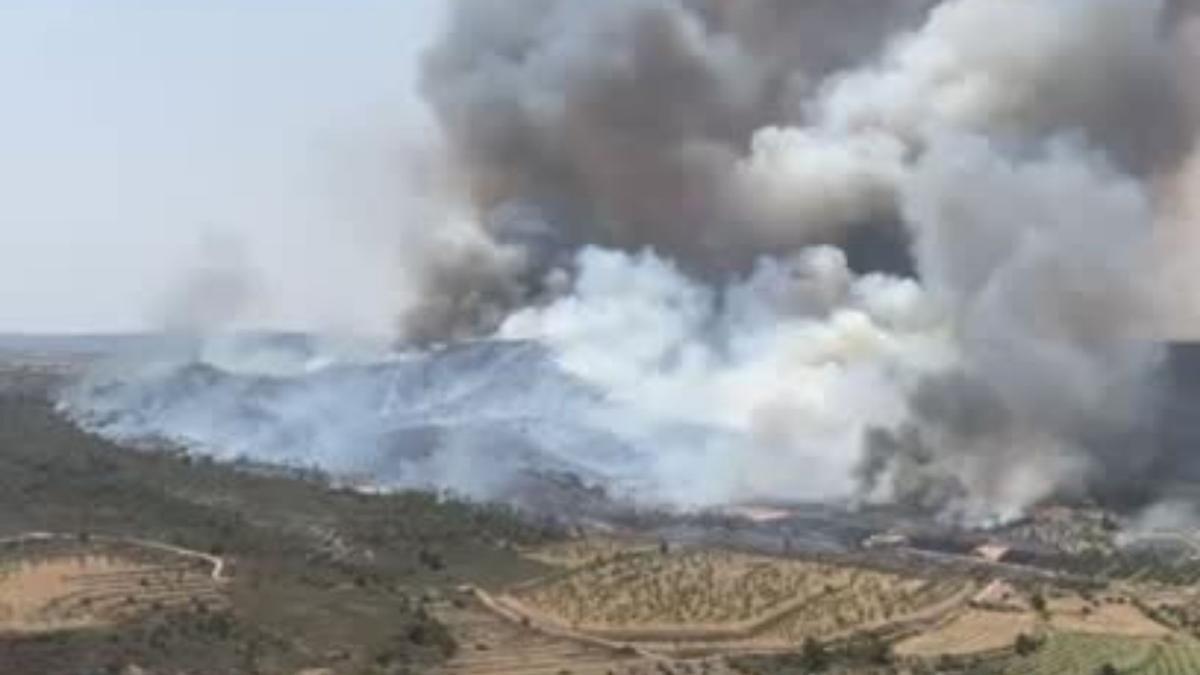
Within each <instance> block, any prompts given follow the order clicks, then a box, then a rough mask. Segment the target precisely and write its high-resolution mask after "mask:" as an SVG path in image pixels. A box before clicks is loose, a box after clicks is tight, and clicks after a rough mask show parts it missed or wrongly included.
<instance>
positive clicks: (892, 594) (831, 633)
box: [759, 571, 972, 644]
mask: <svg viewBox="0 0 1200 675" xmlns="http://www.w3.org/2000/svg"><path fill="white" fill-rule="evenodd" d="M971 590H972V587H971V585H970V583H969V582H967V581H964V580H960V579H946V580H941V581H929V580H922V579H906V578H903V577H896V576H891V575H881V574H876V573H871V572H861V571H860V572H855V573H854V576H852V577H851V579H850V581H849V583H846V584H844V585H841V586H838V587H835V588H834V590H833V591H832V592H827V593H822V594H820V595H818V596H817V597H814V598H812V599H810V600H808V601H807V602H805V604H804V605H803V607H802V608H800V609H799V610H797V611H795V612H792V613H790V614H788V615H787V616H786V617H783V619H782V620H781V621H779V622H777V623H775V624H774V625H772V626H771V627H770V628H769V629H768V630H766V631H764V632H763V633H762V634H761V635H760V636H759V637H760V638H761V639H764V640H769V641H772V642H779V643H782V644H798V643H799V642H802V641H803V640H804V639H805V638H808V637H813V638H818V639H830V638H834V637H844V636H846V635H848V634H850V633H853V632H857V631H862V630H871V629H876V628H882V627H884V626H887V625H889V624H893V623H897V622H906V621H914V620H919V619H922V618H928V619H930V620H933V619H936V618H937V617H938V616H939V615H940V614H943V613H946V612H949V611H951V610H953V609H954V608H955V607H958V606H959V605H961V603H962V602H963V601H964V600H966V598H967V596H968V595H969V594H970V592H971Z"/></svg>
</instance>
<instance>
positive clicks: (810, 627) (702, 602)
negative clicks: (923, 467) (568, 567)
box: [509, 549, 974, 649]
mask: <svg viewBox="0 0 1200 675" xmlns="http://www.w3.org/2000/svg"><path fill="white" fill-rule="evenodd" d="M973 588H974V587H973V584H972V582H970V581H968V580H966V579H959V578H948V579H944V580H937V581H934V580H928V579H922V578H918V577H915V576H902V575H899V574H893V573H887V572H879V571H874V570H869V569H864V568H857V567H851V566H847V565H842V564H834V563H826V562H814V561H808V560H799V559H787V558H772V557H766V556H756V555H750V554H746V553H739V552H733V551H722V550H695V551H680V552H672V553H666V554H664V553H662V552H661V551H659V550H657V549H655V550H653V551H643V552H625V553H620V554H617V555H616V556H614V557H610V558H601V559H598V560H597V561H596V562H594V563H591V564H587V565H584V566H582V567H579V568H577V569H576V570H574V571H573V572H571V573H569V574H564V575H557V576H552V577H550V578H548V579H546V580H545V581H544V582H542V583H538V584H534V585H531V586H526V587H522V588H518V589H516V590H514V591H512V593H511V596H510V597H511V598H512V600H515V602H510V603H509V606H510V607H511V608H513V609H516V610H517V611H521V610H522V609H524V610H526V611H527V612H528V613H529V614H531V615H533V616H536V617H538V618H539V619H548V620H550V621H552V622H555V623H557V624H559V625H563V626H569V627H570V628H571V629H572V630H576V631H580V632H583V633H589V634H593V635H598V636H604V637H608V638H612V639H620V640H628V641H635V642H638V643H640V644H647V645H653V644H656V643H660V642H663V641H666V642H671V641H673V640H676V639H679V640H685V641H690V642H694V643H697V644H703V645H704V646H706V647H708V648H710V649H719V648H726V647H730V648H765V649H779V648H786V647H787V646H789V645H797V644H799V643H800V642H802V641H803V640H804V639H805V638H819V639H829V638H833V637H835V636H843V635H849V634H851V633H854V632H856V631H861V630H866V629H875V628H880V627H884V626H887V625H890V624H893V623H897V622H902V621H908V620H914V619H917V618H921V617H926V618H928V619H930V620H932V619H936V618H937V616H939V615H940V614H941V613H944V612H947V611H950V610H951V609H953V608H954V607H956V606H957V605H959V604H961V603H962V602H964V601H965V600H966V599H967V597H968V596H969V594H970V592H971V591H972V590H973ZM697 641H698V642H697Z"/></svg>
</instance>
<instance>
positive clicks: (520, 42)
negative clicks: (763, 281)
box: [424, 0, 934, 268]
mask: <svg viewBox="0 0 1200 675" xmlns="http://www.w3.org/2000/svg"><path fill="white" fill-rule="evenodd" d="M932 4H934V3H933V2H932V1H931V0H901V1H897V2H888V3H879V2H875V1H874V0H809V1H807V2H792V1H789V0H766V1H760V2H749V3H743V2H737V3H730V2H719V1H716V0H619V1H616V2H578V1H572V0H553V1H548V0H536V1H533V2H518V3H513V2H505V1H503V0H487V1H482V2H480V1H465V2H456V3H454V8H453V11H452V19H451V25H450V28H449V30H448V31H447V33H446V35H445V37H444V39H443V41H442V42H441V44H440V45H438V46H437V48H436V49H434V51H433V52H432V53H431V54H430V55H429V57H428V62H427V67H426V70H425V77H424V89H425V92H426V94H427V96H428V98H429V100H430V101H431V102H432V104H433V106H434V108H435V110H436V111H437V112H438V114H439V117H440V119H441V121H442V124H443V126H444V128H445V130H446V132H447V134H448V136H449V138H450V141H451V145H452V149H453V151H454V152H455V156H456V157H457V159H458V161H459V162H460V163H461V167H462V170H463V171H464V172H465V173H466V175H467V177H468V179H469V182H470V185H471V188H472V192H473V195H474V198H475V200H476V202H477V203H478V204H479V206H480V208H481V209H482V210H483V211H485V212H487V211H489V210H490V209H492V208H494V207H496V206H497V205H501V204H504V203H506V202H510V201H522V202H530V203H534V204H537V205H541V206H544V207H545V208H546V210H547V212H548V213H551V214H553V215H552V218H553V227H555V228H556V229H558V230H560V231H561V233H562V234H563V235H564V240H565V241H567V242H570V243H572V244H575V245H580V244H599V245H605V246H615V247H621V248H628V249H636V248H638V247H641V246H654V247H656V248H657V249H659V250H661V251H664V252H666V253H669V254H670V255H672V256H673V257H676V258H678V259H681V260H683V261H684V262H687V263H689V264H702V265H705V266H709V267H719V268H728V267H730V266H731V265H733V266H742V265H743V264H744V263H745V262H746V261H747V260H748V256H749V255H750V254H753V253H760V252H764V251H770V250H775V249H777V248H778V247H779V246H780V245H781V244H796V243H812V240H815V239H816V238H817V237H815V236H814V237H807V236H805V235H804V233H800V235H799V236H796V235H794V234H793V233H791V232H788V231H786V230H784V231H771V232H766V231H763V227H755V225H760V226H774V225H777V224H778V223H777V222H770V221H772V220H778V218H777V217H774V216H773V215H771V214H764V213H758V212H756V211H757V205H756V204H754V203H753V200H747V199H745V198H744V195H738V194H735V191H733V190H731V184H732V183H734V182H736V181H734V180H733V176H734V175H735V174H736V173H737V172H738V168H737V164H738V162H739V160H740V159H741V158H742V157H743V156H744V155H745V154H746V153H747V151H748V150H749V143H750V139H751V137H752V136H753V135H754V133H755V132H756V131H757V130H759V129H761V128H764V127H768V126H772V125H786V124H793V123H803V122H804V121H805V118H806V117H807V112H806V110H805V101H806V100H807V99H808V98H809V97H811V95H812V94H813V93H814V91H815V89H816V88H817V86H818V85H819V84H820V83H821V82H822V80H823V79H824V78H825V77H826V76H827V75H829V74H830V73H833V72H835V71H838V70H840V69H843V68H847V67H850V66H853V65H855V64H857V63H860V62H863V61H864V60H867V59H870V58H871V57H872V56H874V55H875V54H877V53H878V52H879V51H880V50H881V49H882V47H883V45H884V44H885V42H886V41H887V39H888V38H889V37H890V36H893V35H894V34H895V33H896V31H898V30H901V29H905V28H911V27H914V26H916V25H918V23H919V21H920V20H921V19H922V17H923V15H924V13H925V11H926V10H927V8H928V7H929V6H931V5H932ZM817 206H819V205H817V204H814V205H812V207H810V208H813V207H817ZM839 207H841V208H840V209H839ZM827 208H828V209H830V210H832V211H833V212H832V213H829V214H814V218H813V222H812V223H811V225H812V227H814V228H822V229H824V228H833V227H838V226H842V225H845V224H847V223H845V222H841V221H846V220H849V221H867V220H869V219H871V218H873V217H877V216H881V215H888V214H887V209H886V208H880V209H876V208H874V207H871V206H865V205H864V206H862V207H861V208H860V207H858V206H857V205H851V204H848V203H847V200H842V201H841V202H837V201H836V200H831V202H830V204H828V205H827ZM838 210H842V211H844V213H838V212H837V211H838ZM751 221H756V222H751ZM822 221H828V222H822ZM794 225H795V226H796V227H798V228H800V229H803V228H804V226H805V224H804V223H798V224H794ZM756 230H757V231H756ZM827 234H830V236H831V239H832V231H830V232H828V233H827ZM805 239H809V241H804V240H805Z"/></svg>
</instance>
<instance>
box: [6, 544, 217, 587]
mask: <svg viewBox="0 0 1200 675" xmlns="http://www.w3.org/2000/svg"><path fill="white" fill-rule="evenodd" d="M88 538H89V539H90V540H91V541H103V542H109V543H114V544H126V545H132V546H138V547H140V548H146V549H152V550H156V551H163V552H166V553H174V554H175V555H179V556H182V557H185V558H194V559H197V560H203V561H204V562H206V563H208V564H209V565H211V566H212V580H213V581H215V582H217V583H219V584H221V583H225V582H227V581H229V578H228V577H226V576H225V559H224V558H223V557H221V556H217V555H212V554H211V553H204V552H203V551H196V550H193V549H189V548H184V547H182V546H175V545H174V544H168V543H166V542H161V541H153V540H150V539H138V538H136V537H114V536H109V535H104V534H89V535H88ZM59 540H70V541H79V535H78V534H63V533H58V532H26V533H24V534H19V535H16V536H12V537H3V538H0V546H3V545H5V544H23V543H26V542H31V541H59Z"/></svg>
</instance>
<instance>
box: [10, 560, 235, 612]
mask: <svg viewBox="0 0 1200 675" xmlns="http://www.w3.org/2000/svg"><path fill="white" fill-rule="evenodd" d="M225 602H226V600H225V596H224V595H223V594H222V592H221V590H220V588H219V587H218V584H217V582H216V581H215V580H214V579H213V576H212V572H211V570H210V569H208V568H207V567H206V566H204V565H203V564H202V563H198V562H197V561H195V560H189V559H184V558H176V559H172V558H169V557H167V556H165V555H160V554H158V553H154V554H152V555H151V554H146V553H144V552H143V553H142V554H140V555H139V554H136V553H134V552H132V551H130V552H126V553H122V552H119V551H113V550H105V549H99V550H96V551H94V552H92V551H89V550H87V548H79V549H78V550H74V551H71V550H63V549H62V547H61V546H57V545H55V546H53V547H52V548H51V549H50V550H41V549H39V547H37V546H34V547H28V546H23V547H20V548H18V549H12V548H11V547H10V549H9V550H5V551H4V552H3V555H0V632H9V633H41V632H52V631H58V630H64V629H70V628H81V627H86V626H98V625H106V624H112V623H116V622H119V621H121V620H124V619H128V618H130V617H133V616H137V615H140V614H143V613H146V612H150V611H161V610H166V609H175V608H182V607H189V608H195V609H201V610H208V609H216V608H218V607H222V606H224V604H225Z"/></svg>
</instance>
